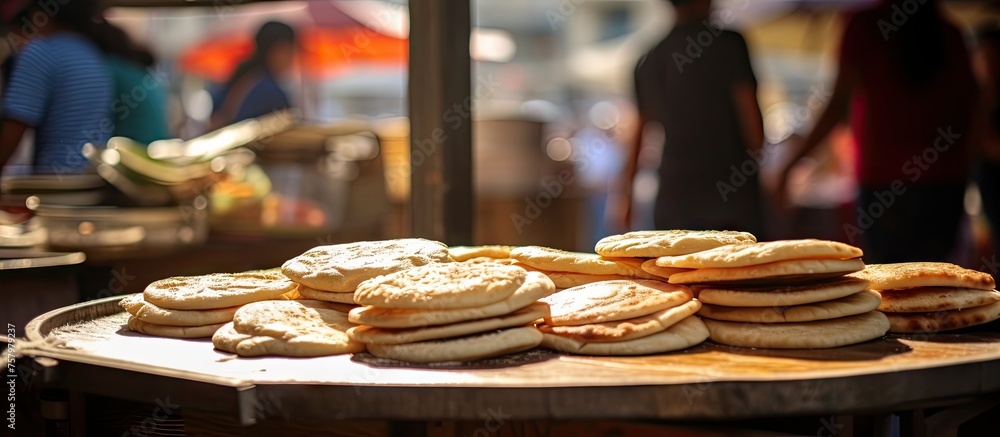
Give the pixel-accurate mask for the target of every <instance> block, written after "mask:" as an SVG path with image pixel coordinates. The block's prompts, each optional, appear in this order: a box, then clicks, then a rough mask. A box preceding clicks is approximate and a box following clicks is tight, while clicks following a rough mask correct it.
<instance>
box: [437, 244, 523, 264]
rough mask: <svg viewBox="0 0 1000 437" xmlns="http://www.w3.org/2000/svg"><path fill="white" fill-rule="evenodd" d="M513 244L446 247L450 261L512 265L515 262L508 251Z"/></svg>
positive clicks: (512, 248) (512, 247) (511, 248)
mask: <svg viewBox="0 0 1000 437" xmlns="http://www.w3.org/2000/svg"><path fill="white" fill-rule="evenodd" d="M511 250H514V246H504V245H499V244H490V245H485V246H452V247H449V248H448V255H450V256H451V260H452V261H456V262H465V263H473V264H476V263H484V262H485V263H497V264H507V265H513V264H515V263H517V260H514V259H512V258H511V257H510V251H511Z"/></svg>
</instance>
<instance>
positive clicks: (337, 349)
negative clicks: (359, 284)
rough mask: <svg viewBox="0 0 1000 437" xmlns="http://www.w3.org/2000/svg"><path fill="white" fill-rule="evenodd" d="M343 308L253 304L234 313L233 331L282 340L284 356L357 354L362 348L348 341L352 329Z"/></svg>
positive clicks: (300, 303)
mask: <svg viewBox="0 0 1000 437" xmlns="http://www.w3.org/2000/svg"><path fill="white" fill-rule="evenodd" d="M343 308H344V306H343V305H340V304H335V303H329V302H322V301H318V300H295V301H265V302H255V303H252V304H249V305H246V306H244V307H243V308H240V309H239V311H237V312H236V315H234V316H233V328H234V329H235V330H236V332H238V333H240V334H247V335H252V336H255V337H258V336H264V337H274V338H277V339H280V340H282V342H283V343H286V344H285V345H283V346H280V348H281V349H280V350H281V351H282V354H284V355H290V356H323V355H337V354H345V353H351V352H360V351H362V350H364V346H363V345H362V344H361V343H358V342H356V341H354V340H351V339H350V338H348V337H347V330H348V329H350V328H351V327H353V326H354V325H353V324H352V323H350V322H349V321H348V320H347V313H346V312H344V311H342V309H343ZM240 343H241V344H242V342H240ZM258 343H260V342H258ZM251 346H252V347H254V348H264V350H272V351H277V350H279V349H268V347H272V346H273V344H272V343H266V344H262V345H254V344H253V343H251V344H250V345H248V346H247V347H248V348H250V347H251ZM273 347H279V346H273ZM258 350H259V349H258Z"/></svg>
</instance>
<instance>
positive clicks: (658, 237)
mask: <svg viewBox="0 0 1000 437" xmlns="http://www.w3.org/2000/svg"><path fill="white" fill-rule="evenodd" d="M756 242H757V238H756V237H754V236H753V234H750V233H749V232H735V231H687V230H667V231H635V232H628V233H625V234H622V235H611V236H608V237H604V238H602V239H601V241H598V242H597V246H596V247H595V251H596V252H597V253H598V254H600V255H601V256H637V257H645V258H655V257H660V256H670V255H687V254H689V253H695V252H701V251H703V250H708V249H713V248H716V247H719V246H726V245H730V244H751V243H756Z"/></svg>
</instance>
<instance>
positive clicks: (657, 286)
mask: <svg viewBox="0 0 1000 437" xmlns="http://www.w3.org/2000/svg"><path fill="white" fill-rule="evenodd" d="M693 298H694V296H693V294H692V293H691V290H690V289H688V288H687V287H682V286H677V285H670V284H667V283H664V282H660V281H649V280H645V279H635V280H620V281H604V282H594V283H591V284H586V285H581V286H579V287H573V288H567V289H565V290H562V291H559V292H556V293H555V294H553V295H551V296H549V297H546V298H544V299H542V301H543V302H545V303H548V304H549V306H550V307H551V311H552V316H551V317H550V318H549V319H548V320H546V323H547V324H549V325H552V326H564V325H587V324H592V323H602V322H613V321H618V320H627V319H633V318H636V317H642V316H645V315H649V314H653V313H655V312H657V311H660V310H664V309H667V308H672V307H675V306H678V305H681V304H683V303H685V302H688V301H690V300H691V299H693Z"/></svg>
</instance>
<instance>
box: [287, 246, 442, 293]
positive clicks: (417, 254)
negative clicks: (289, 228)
mask: <svg viewBox="0 0 1000 437" xmlns="http://www.w3.org/2000/svg"><path fill="white" fill-rule="evenodd" d="M450 261H451V257H450V256H449V255H448V246H445V245H444V243H439V242H437V241H430V240H424V239H422V238H404V239H400V240H385V241H360V242H357V243H347V244H335V245H332V246H319V247H314V248H312V249H309V250H308V251H306V252H305V253H303V254H302V255H299V256H297V257H295V258H292V259H290V260H288V261H287V262H285V264H284V265H282V266H281V271H282V272H284V273H285V275H287V276H288V277H289V278H292V279H293V280H295V282H298V283H300V284H304V285H306V286H308V287H312V288H315V289H317V290H323V291H354V290H355V289H356V288H358V284H360V283H361V282H362V281H366V280H368V279H371V278H374V277H376V276H379V275H386V274H390V273H395V272H398V271H400V270H405V269H408V268H411V267H417V266H422V265H427V264H431V263H437V262H450Z"/></svg>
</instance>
